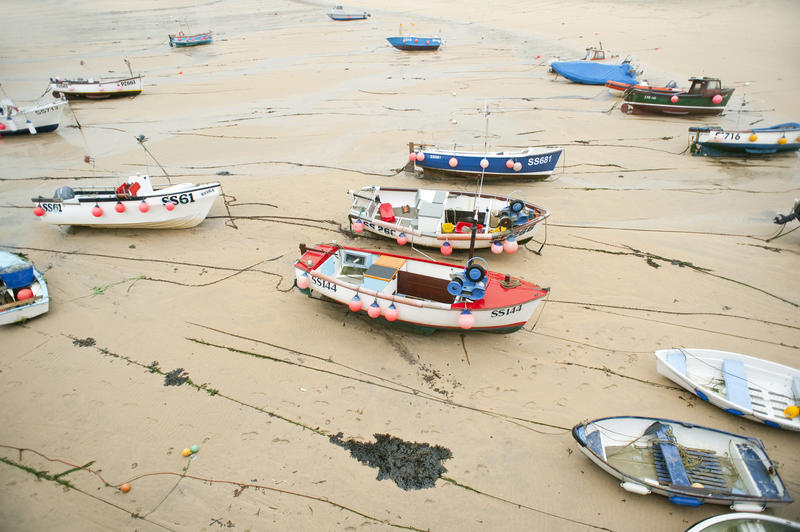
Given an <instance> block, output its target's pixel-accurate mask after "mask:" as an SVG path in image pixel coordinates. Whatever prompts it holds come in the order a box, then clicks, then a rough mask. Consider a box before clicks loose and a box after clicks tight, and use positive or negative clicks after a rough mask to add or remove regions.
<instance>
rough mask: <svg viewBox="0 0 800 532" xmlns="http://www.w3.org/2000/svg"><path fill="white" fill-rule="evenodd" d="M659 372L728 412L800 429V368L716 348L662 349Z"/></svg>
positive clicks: (657, 365)
mask: <svg viewBox="0 0 800 532" xmlns="http://www.w3.org/2000/svg"><path fill="white" fill-rule="evenodd" d="M655 356H656V361H657V362H656V369H657V371H658V372H659V373H660V374H661V375H663V376H665V377H667V378H668V379H670V380H672V381H674V382H676V383H678V384H679V385H680V386H681V387H683V388H684V389H686V390H689V391H690V392H692V393H693V394H695V395H697V396H698V397H699V398H700V399H702V400H703V401H708V402H709V403H711V404H712V405H714V406H716V407H717V408H721V409H722V410H725V411H726V412H729V413H731V414H735V415H737V416H742V417H745V418H747V419H750V420H752V421H756V422H758V423H764V424H765V425H769V426H770V427H776V428H781V429H788V430H797V431H800V370H797V369H794V368H790V367H788V366H784V365H782V364H777V363H775V362H770V361H769V360H763V359H760V358H755V357H751V356H747V355H740V354H739V353H729V352H727V351H717V350H715V349H680V348H678V349H661V350H659V351H656V352H655Z"/></svg>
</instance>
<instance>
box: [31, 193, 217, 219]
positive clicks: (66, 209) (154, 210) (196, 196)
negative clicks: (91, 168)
mask: <svg viewBox="0 0 800 532" xmlns="http://www.w3.org/2000/svg"><path fill="white" fill-rule="evenodd" d="M220 192H221V187H220V184H219V183H210V184H206V185H198V186H196V185H191V184H188V183H184V184H181V185H173V186H170V187H167V188H163V189H159V190H156V191H154V192H152V193H148V194H145V195H139V196H136V197H134V198H131V199H124V198H118V197H117V196H116V195H115V194H114V193H113V192H111V193H106V194H91V195H88V194H84V195H82V194H80V191H76V196H75V198H72V199H69V200H61V201H59V200H56V199H47V200H44V199H34V201H37V205H40V206H41V207H42V208H43V209H44V210H45V213H44V215H42V216H40V217H39V218H40V219H41V220H42V222H43V223H46V224H52V225H77V226H86V227H107V228H137V229H139V228H141V229H187V228H190V227H194V226H196V225H198V224H200V223H201V222H202V221H203V220H205V218H206V216H208V212H209V211H210V210H211V206H212V205H213V204H214V200H215V199H216V198H217V196H219V195H220ZM142 201H146V202H147V204H148V206H149V209H148V210H147V212H141V211H140V210H139V206H140V204H141V203H142ZM117 202H119V203H121V204H122V205H123V206H124V207H125V210H124V211H123V212H117V210H116V209H115V207H116V205H117ZM167 202H170V203H173V204H174V205H175V207H174V209H172V210H168V209H167V207H166V206H165V204H166V203H167ZM96 205H97V206H100V208H101V209H102V215H101V216H94V214H92V210H93V209H94V207H95V206H96Z"/></svg>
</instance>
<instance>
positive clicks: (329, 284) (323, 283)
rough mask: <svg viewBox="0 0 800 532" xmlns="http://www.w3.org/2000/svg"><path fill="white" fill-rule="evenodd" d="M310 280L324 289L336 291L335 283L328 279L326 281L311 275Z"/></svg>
mask: <svg viewBox="0 0 800 532" xmlns="http://www.w3.org/2000/svg"><path fill="white" fill-rule="evenodd" d="M311 282H313V283H314V284H315V285H317V286H319V287H320V288H324V289H325V290H330V291H331V292H336V285H335V284H334V283H332V282H330V281H326V280H324V279H319V278H317V277H314V276H313V275H312V276H311Z"/></svg>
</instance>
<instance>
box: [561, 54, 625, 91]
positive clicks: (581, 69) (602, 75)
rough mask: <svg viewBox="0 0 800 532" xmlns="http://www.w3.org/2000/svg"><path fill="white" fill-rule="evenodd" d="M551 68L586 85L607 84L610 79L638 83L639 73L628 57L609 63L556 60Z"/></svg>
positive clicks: (573, 80) (571, 79)
mask: <svg viewBox="0 0 800 532" xmlns="http://www.w3.org/2000/svg"><path fill="white" fill-rule="evenodd" d="M550 68H551V69H552V70H553V72H555V73H556V74H558V75H559V76H562V77H564V78H567V79H568V80H570V81H572V82H575V83H583V84H585V85H605V84H606V83H607V82H608V81H618V82H622V83H630V84H633V85H635V84H636V83H637V81H636V77H637V75H638V73H637V72H636V68H635V67H634V66H633V65H631V63H630V60H629V59H626V60H625V61H623V62H622V63H620V64H609V63H603V62H597V61H554V62H553V63H551V65H550Z"/></svg>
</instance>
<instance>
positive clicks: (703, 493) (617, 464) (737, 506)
mask: <svg viewBox="0 0 800 532" xmlns="http://www.w3.org/2000/svg"><path fill="white" fill-rule="evenodd" d="M572 436H573V438H575V440H576V441H577V442H578V444H579V446H580V450H581V452H583V453H584V454H585V455H586V456H588V457H589V458H590V459H591V460H592V461H593V462H594V463H596V464H597V465H598V466H600V467H601V468H602V469H603V470H605V471H606V472H607V473H609V474H611V475H612V476H614V477H616V478H618V479H620V480H621V481H622V482H621V484H620V486H621V487H622V488H623V489H625V490H626V491H629V492H631V493H636V494H639V495H647V494H649V493H656V494H658V495H663V496H665V497H669V500H670V501H671V502H673V503H674V504H679V505H683V506H700V505H702V504H703V503H712V504H724V505H726V506H730V507H731V509H733V510H735V511H746V512H760V511H762V510H763V509H764V507H765V506H766V505H770V504H773V503H790V502H792V498H791V497H790V496H789V492H788V490H787V489H786V486H785V485H784V484H783V481H782V480H781V478H780V476H779V475H778V466H777V464H775V463H774V462H772V461H771V460H770V458H769V456H767V452H766V449H765V448H764V444H763V443H762V442H761V440H759V439H756V438H751V437H747V436H739V435H737V434H733V433H730V432H724V431H721V430H716V429H712V428H708V427H701V426H699V425H693V424H691V423H685V422H682V421H674V420H671V419H660V418H650V417H637V416H618V417H608V418H602V419H595V420H594V421H586V422H583V423H579V424H578V425H575V427H573V429H572Z"/></svg>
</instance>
